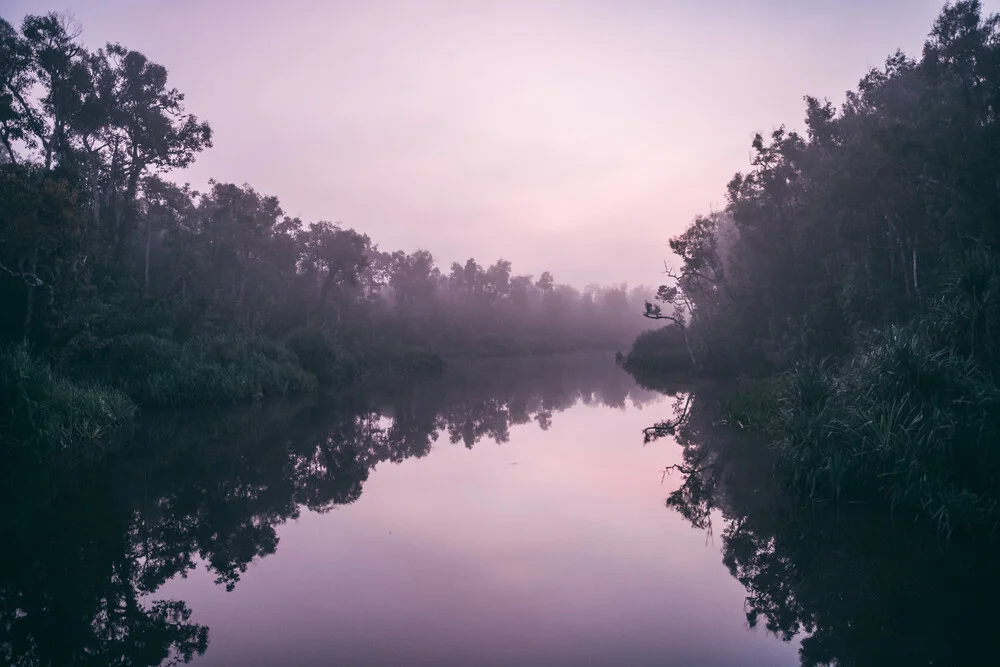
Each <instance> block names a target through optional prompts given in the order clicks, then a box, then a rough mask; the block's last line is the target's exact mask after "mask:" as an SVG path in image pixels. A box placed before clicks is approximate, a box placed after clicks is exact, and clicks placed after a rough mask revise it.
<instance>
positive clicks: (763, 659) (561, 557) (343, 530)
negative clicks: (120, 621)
mask: <svg viewBox="0 0 1000 667" xmlns="http://www.w3.org/2000/svg"><path fill="white" fill-rule="evenodd" d="M668 411H669V400H668V399H664V400H663V401H662V402H660V403H659V404H656V405H653V406H649V407H647V409H645V410H636V409H633V408H629V409H627V410H612V409H608V408H606V407H588V406H584V405H580V404H578V405H576V406H575V407H573V408H570V409H569V410H567V411H565V412H563V413H561V414H560V415H559V418H558V419H556V420H554V422H553V425H552V428H551V429H550V430H548V431H542V430H540V429H538V428H537V426H535V425H523V426H513V427H512V428H511V438H510V442H508V443H505V444H503V445H500V446H497V445H495V444H493V443H492V442H488V441H485V442H482V443H480V444H479V445H478V446H476V447H475V448H474V449H473V450H471V451H470V450H468V449H466V448H464V447H462V446H461V445H460V444H459V445H452V444H448V442H447V438H446V437H442V438H439V440H438V442H437V444H436V445H435V448H434V450H433V451H432V452H431V454H430V455H429V456H427V457H425V458H422V459H410V460H407V461H404V462H403V463H401V464H392V463H388V462H383V463H380V464H379V465H378V466H377V467H376V468H375V470H374V471H373V472H372V474H371V475H370V477H369V479H368V481H367V482H366V483H365V486H364V493H363V494H362V496H361V498H360V500H358V501H357V502H356V503H355V504H353V505H349V506H343V507H338V508H335V509H334V510H333V511H331V512H329V513H327V514H315V513H308V512H307V513H304V514H303V516H302V517H301V518H300V519H298V520H296V521H291V522H289V523H288V524H286V525H284V526H282V527H280V528H279V536H280V538H281V542H280V544H279V546H278V550H277V553H276V554H274V555H272V556H269V557H267V558H264V559H262V560H259V561H257V562H256V563H255V564H254V565H252V566H251V569H250V570H249V571H248V572H247V574H246V575H245V576H244V577H243V579H242V581H241V582H240V584H239V585H238V586H237V587H236V590H235V591H234V592H232V593H226V592H225V590H224V588H222V587H218V586H215V585H213V584H212V583H211V578H210V576H209V575H207V574H206V573H205V571H204V570H203V569H199V570H198V571H197V572H195V573H192V575H191V576H190V577H189V578H188V579H186V580H183V579H178V580H177V581H173V582H170V583H168V584H167V585H166V586H164V587H163V588H162V589H161V590H159V591H157V593H156V597H157V598H160V597H163V598H170V597H177V598H181V599H184V600H186V601H187V602H188V604H189V605H190V606H191V608H192V609H194V616H193V618H192V620H194V621H196V622H199V623H204V624H207V625H208V626H209V627H210V628H211V640H210V647H209V650H208V652H207V654H206V655H205V656H204V657H203V658H201V659H198V660H196V664H201V665H230V664H253V665H270V664H274V665H278V664H281V665H297V664H301V665H307V664H309V665H312V664H344V665H383V664H426V665H441V664H455V665H507V664H519V665H534V664H538V665H562V664H566V665H583V664H586V665H642V664H650V665H652V664H656V665H672V664H676V665H691V664H697V665H735V664H739V665H783V664H789V665H791V664H797V658H796V653H795V646H794V644H793V645H788V644H783V643H782V642H779V641H777V640H776V639H775V638H773V637H769V636H767V635H765V633H764V632H762V631H748V630H747V629H746V622H745V618H744V615H743V603H744V596H745V591H744V590H743V588H742V587H741V586H740V585H739V583H738V582H736V581H735V580H734V579H733V578H732V577H731V576H730V575H729V573H728V572H727V571H726V569H725V567H724V566H723V565H722V563H721V559H720V555H719V550H718V549H719V545H718V544H717V543H713V542H711V541H706V536H705V534H704V533H702V532H699V531H695V530H693V529H692V528H691V527H690V525H689V524H688V523H687V522H686V521H685V520H684V519H683V518H682V517H681V516H679V515H678V514H676V513H675V512H672V511H670V510H668V509H667V508H665V507H664V499H665V498H666V496H667V494H668V493H669V492H670V490H671V489H672V488H673V487H674V486H675V485H676V484H677V483H678V480H677V479H676V478H671V477H667V478H666V480H665V482H663V483H662V484H661V475H660V472H659V471H660V470H661V469H662V468H663V466H664V465H667V464H670V463H674V462H677V461H679V460H680V450H679V448H678V447H677V446H676V445H675V444H674V443H673V442H671V441H668V440H664V441H660V442H656V443H653V444H651V445H649V446H646V447H643V446H642V445H641V439H642V438H641V429H642V427H644V426H647V425H648V424H649V423H650V422H651V421H652V420H654V419H655V418H656V417H658V416H662V414H661V413H666V412H668Z"/></svg>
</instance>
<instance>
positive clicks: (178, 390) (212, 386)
mask: <svg viewBox="0 0 1000 667" xmlns="http://www.w3.org/2000/svg"><path fill="white" fill-rule="evenodd" d="M64 363H66V364H67V366H69V367H72V368H75V369H82V372H83V373H85V374H86V375H87V376H89V377H92V378H96V379H99V380H101V381H103V382H106V383H109V384H113V385H114V386H117V387H120V388H121V389H122V390H124V391H125V392H126V393H128V394H129V395H130V396H132V397H133V398H135V399H136V400H137V401H138V402H139V403H140V404H141V405H149V406H178V405H193V404H206V403H239V402H243V401H247V400H254V399H258V398H264V397H268V396H278V395H282V394H290V393H297V392H303V391H311V390H313V389H315V388H316V379H315V378H314V377H313V376H312V375H310V374H309V373H307V372H306V371H305V370H303V368H302V367H301V366H300V365H299V361H298V358H297V357H296V356H295V355H294V354H293V353H292V352H291V351H289V350H288V349H287V348H285V347H284V346H281V345H278V344H276V343H274V342H271V341H268V340H267V339H265V338H263V337H260V336H256V335H246V334H216V335H205V336H199V337H196V338H193V339H191V340H189V341H187V342H185V343H183V344H181V343H176V342H174V341H171V340H169V339H166V338H161V337H158V336H154V335H151V334H127V335H122V336H115V337H113V338H110V339H108V340H104V341H100V342H98V343H93V344H91V345H78V346H76V347H75V348H74V349H73V350H72V351H70V352H69V353H68V355H67V356H66V357H65V358H64Z"/></svg>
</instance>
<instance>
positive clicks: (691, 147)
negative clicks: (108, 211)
mask: <svg viewBox="0 0 1000 667" xmlns="http://www.w3.org/2000/svg"><path fill="white" fill-rule="evenodd" d="M66 2H67V0H52V1H51V2H39V1H37V0H4V1H3V2H2V3H0V15H2V16H3V17H4V18H6V19H8V20H9V21H11V22H12V23H15V24H16V23H19V21H20V19H21V18H22V17H23V15H24V14H26V13H44V12H47V11H59V12H63V11H69V12H71V13H72V14H73V15H74V16H75V17H76V19H77V21H78V22H79V23H80V24H81V26H82V28H83V35H82V39H83V41H84V43H85V44H86V45H87V46H88V47H89V48H97V47H100V46H102V45H104V44H105V43H106V42H119V43H122V44H123V45H125V46H127V47H129V48H131V49H135V50H138V51H141V52H143V53H145V54H146V55H147V56H148V57H149V58H151V59H152V60H154V61H156V62H158V63H160V64H162V65H164V66H165V67H166V68H167V69H168V71H169V76H170V79H169V80H170V84H171V85H172V86H175V87H176V88H178V89H179V90H180V91H181V92H183V93H184V94H185V96H186V106H187V110H188V111H189V112H192V113H194V114H196V115H197V116H198V117H199V118H202V119H205V120H208V121H209V122H210V123H211V125H212V128H213V130H214V144H215V145H214V147H213V148H211V149H209V150H208V151H206V152H205V153H204V154H202V155H201V156H200V157H199V159H198V160H197V161H196V163H195V164H194V165H193V166H192V167H190V168H188V169H187V170H186V171H185V172H184V173H183V174H180V175H177V176H176V178H177V180H179V181H182V182H184V181H187V182H190V183H191V184H192V185H193V186H195V187H196V188H202V189H204V188H205V185H206V183H207V181H208V179H209V178H215V179H216V180H219V181H224V182H234V183H249V184H250V185H252V186H253V187H254V188H256V189H257V190H258V191H259V192H262V193H265V194H269V195H276V196H277V197H278V198H279V199H280V200H281V202H282V206H283V208H284V209H285V211H286V212H287V213H288V214H289V215H293V216H298V217H300V218H302V219H303V220H304V221H317V220H329V221H332V222H339V223H341V224H343V225H344V226H348V227H353V228H355V229H357V230H359V231H361V232H363V233H366V234H368V235H369V236H371V238H372V239H373V241H374V242H376V243H378V244H379V245H380V247H381V248H383V249H386V250H394V249H397V248H401V249H404V250H407V251H412V250H416V249H418V248H423V249H427V250H430V251H431V252H432V253H433V254H434V256H435V258H436V259H437V261H438V263H439V265H442V266H443V267H445V269H446V268H447V266H449V265H450V264H451V262H453V261H456V260H458V261H464V260H465V259H467V258H469V257H473V258H475V259H476V260H477V261H478V262H479V263H480V264H483V265H485V264H490V263H493V262H494V261H495V260H496V259H497V258H500V257H503V258H505V259H508V260H510V261H511V262H513V265H514V272H515V273H528V274H533V275H535V276H538V275H539V274H540V273H541V272H542V271H545V270H550V271H552V272H553V274H554V275H555V277H556V280H557V281H559V282H568V283H571V284H574V285H577V286H578V287H582V286H584V285H586V284H589V283H602V284H619V283H622V282H627V283H628V284H629V285H637V284H646V285H655V284H657V283H658V282H659V281H660V279H661V277H662V271H663V262H664V261H665V260H668V259H669V256H670V250H669V247H668V246H667V241H668V240H669V238H670V237H671V236H674V235H676V234H678V233H679V232H681V231H682V230H683V229H684V227H685V226H686V225H687V224H688V223H689V222H690V221H691V219H693V218H694V216H695V215H697V214H699V213H706V212H708V211H710V210H718V209H720V208H722V207H724V205H725V197H724V195H725V186H726V183H727V182H728V181H729V179H730V178H731V177H732V175H733V174H734V173H735V172H737V171H741V170H745V169H746V168H747V166H748V161H749V153H750V142H751V139H752V137H753V134H754V132H756V131H761V132H764V133H767V132H770V131H771V130H772V129H774V128H775V127H777V126H778V125H780V124H786V125H787V126H788V127H790V128H793V129H795V128H799V129H801V127H802V117H803V115H804V103H803V101H802V98H803V96H804V95H807V94H808V95H815V96H818V97H829V98H830V99H831V100H832V101H834V102H835V103H839V102H841V101H842V100H843V97H844V92H845V91H846V90H848V89H851V88H853V87H854V86H855V84H856V83H857V81H858V80H859V79H860V78H861V77H862V75H863V74H864V73H865V71H866V70H867V69H868V68H870V67H874V66H879V65H881V64H882V63H883V62H884V60H885V58H886V56H888V55H889V54H891V53H892V52H894V51H895V50H896V49H897V48H901V49H903V50H904V51H905V52H907V53H909V54H911V55H918V54H919V52H920V49H921V47H922V45H923V41H924V38H925V37H926V34H927V32H928V31H929V29H930V27H931V25H932V23H933V21H934V18H935V17H936V16H937V14H938V12H939V11H940V9H941V6H942V4H943V3H942V2H940V1H939V0H882V1H878V0H864V1H862V0H824V1H804V0H742V1H739V0H715V1H714V2H708V1H705V0H674V1H667V0H661V1H659V2H653V1H652V0H604V1H597V0H558V1H557V0H505V1H503V2H486V1H485V0H462V1H458V0H452V1H446V0H395V1H389V0H365V1H362V0H351V1H342V2H338V1H332V0H326V1H321V0H312V1H311V0H285V1H283V2H272V1H270V0H240V1H235V0H211V1H204V0H200V1H194V0H173V1H171V2H161V1H158V0H157V1H154V0H77V1H76V2H70V4H65V3H66ZM983 4H984V7H985V9H986V10H987V11H997V10H998V9H1000V0H993V1H987V2H984V3H983Z"/></svg>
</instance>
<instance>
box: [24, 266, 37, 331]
mask: <svg viewBox="0 0 1000 667" xmlns="http://www.w3.org/2000/svg"><path fill="white" fill-rule="evenodd" d="M37 269H38V250H35V252H34V254H33V255H32V258H31V281H30V282H29V283H28V285H27V287H28V295H27V299H26V300H25V304H24V324H23V325H22V327H21V335H22V338H23V340H24V342H25V343H27V342H28V334H29V332H30V330H31V319H32V317H33V315H34V310H35V288H36V286H35V272H36V271H37Z"/></svg>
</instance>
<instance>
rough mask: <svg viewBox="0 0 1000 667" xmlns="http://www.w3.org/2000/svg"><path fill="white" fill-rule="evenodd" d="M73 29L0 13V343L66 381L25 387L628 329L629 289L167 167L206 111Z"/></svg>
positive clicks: (485, 352) (156, 382) (350, 359)
mask: <svg viewBox="0 0 1000 667" xmlns="http://www.w3.org/2000/svg"><path fill="white" fill-rule="evenodd" d="M79 36H80V29H79V26H75V25H73V24H72V23H71V22H70V21H69V20H68V19H66V18H64V17H61V16H60V15H57V14H55V13H50V14H46V15H42V16H37V15H29V16H26V17H25V18H24V20H23V21H22V22H21V24H20V26H19V27H15V26H14V25H13V24H11V23H10V22H8V21H7V20H4V19H2V18H0V303H3V304H4V305H3V311H4V312H3V317H0V343H4V344H22V343H23V344H27V345H29V346H30V349H31V353H32V354H33V355H36V357H37V359H33V360H25V361H24V362H23V363H26V364H31V365H37V368H42V367H45V364H49V365H51V367H52V368H53V369H56V370H57V371H58V372H59V373H61V374H62V376H63V377H65V378H67V381H66V382H64V381H62V380H59V379H57V378H55V377H54V376H53V377H52V378H51V381H49V382H48V383H47V384H44V383H43V384H42V385H39V386H38V387H35V390H36V394H34V395H33V397H32V400H33V401H37V402H39V403H44V402H45V401H46V400H47V399H45V398H44V396H43V395H41V394H38V393H37V392H40V391H43V390H44V388H46V387H47V388H50V389H52V390H53V391H56V390H58V391H61V392H63V394H65V393H66V392H68V391H69V390H68V389H67V387H72V386H74V385H72V384H70V383H69V380H73V381H80V382H87V383H92V382H98V383H100V384H102V385H107V386H111V387H115V388H118V389H120V390H122V391H124V392H125V393H126V394H127V395H129V396H130V397H132V399H134V400H135V401H136V402H137V403H139V404H140V405H142V406H177V405H183V404H199V405H200V404H206V403H237V402H242V401H250V400H255V399H259V398H264V397H269V396H276V395H280V394H288V393H298V392H304V391H311V390H314V389H317V388H320V387H321V388H323V389H325V390H338V391H339V390H343V389H344V388H345V387H346V386H347V385H349V384H351V383H356V382H361V381H364V380H366V379H377V380H379V381H385V380H390V379H392V378H397V379H399V378H402V377H403V376H406V375H413V374H417V375H434V374H439V373H440V372H441V371H442V369H443V367H444V361H443V357H446V356H447V357H455V356H460V357H470V356H512V355H519V354H526V353H528V354H537V353H551V352H562V351H571V350H581V349H597V348H600V349H612V348H618V347H621V346H622V345H624V344H627V342H628V341H629V340H631V339H632V338H633V337H634V336H635V335H636V334H637V333H638V332H639V331H641V330H642V320H641V318H639V317H638V316H637V315H636V311H637V310H638V304H641V303H643V302H644V301H645V299H646V298H647V296H648V295H647V294H646V293H645V291H644V290H643V289H641V288H637V289H631V290H630V289H628V288H627V287H626V286H624V285H619V286H611V287H598V286H590V287H588V288H586V289H585V290H583V291H580V290H577V289H574V288H573V287H570V286H568V285H561V284H558V283H556V281H555V280H554V278H553V276H552V275H551V274H550V273H548V272H544V273H542V275H541V276H539V277H537V279H536V278H535V277H534V276H529V275H516V274H514V273H513V272H512V266H511V263H510V262H509V261H506V260H504V259H499V260H497V261H496V262H494V263H493V264H491V265H485V266H484V265H480V264H479V263H477V262H476V261H475V260H474V259H469V260H467V261H466V262H465V263H464V264H460V263H454V264H452V265H451V266H450V268H449V269H447V270H443V269H441V268H439V267H438V266H437V265H436V263H435V260H434V258H433V256H432V255H431V254H430V253H429V252H427V251H426V250H417V251H415V252H412V253H407V252H403V251H387V250H383V249H380V248H379V246H378V245H377V244H375V243H373V242H372V240H371V239H370V238H369V237H368V236H367V235H366V234H363V233H361V232H359V231H356V230H353V229H348V228H345V227H342V226H341V225H337V224H332V223H330V222H326V221H316V222H312V223H310V222H304V221H302V220H300V219H298V218H295V217H292V216H289V215H287V214H286V213H285V211H284V210H283V209H282V207H281V205H280V203H279V201H278V199H277V198H276V197H273V196H269V195H265V194H262V193H259V192H257V191H256V190H255V189H254V188H252V187H251V186H249V185H236V184H233V183H226V182H216V181H210V183H209V187H208V189H207V191H206V192H198V191H195V190H194V189H192V188H191V187H190V186H189V185H179V184H178V183H177V182H175V181H173V180H168V178H167V177H166V176H165V175H166V174H171V175H172V177H175V176H176V175H177V173H178V171H177V170H179V169H183V168H185V167H187V166H189V165H190V164H191V163H192V162H193V161H194V160H195V158H196V157H197V156H198V155H199V154H200V153H201V152H202V151H204V150H205V149H207V148H209V147H211V146H212V136H213V135H212V130H211V127H210V126H209V124H208V123H206V122H204V121H202V120H200V119H199V118H197V117H196V116H195V115H194V114H191V113H189V112H188V111H187V110H186V109H185V105H184V95H183V94H182V93H181V92H180V91H178V90H176V89H174V88H171V87H170V86H169V84H168V73H167V70H166V68H164V67H163V66H162V65H159V64H157V63H154V62H151V61H150V60H149V59H148V58H146V56H144V55H143V54H142V53H140V52H139V51H135V50H132V49H128V48H126V47H124V46H121V45H120V44H108V45H107V46H105V47H104V48H100V49H97V50H93V51H89V50H87V49H85V48H84V47H83V46H82V43H81V41H80V37H79ZM387 187H391V184H387ZM11 368H12V367H10V366H9V365H5V366H4V368H3V372H4V374H5V375H4V377H3V378H2V381H3V382H4V383H5V386H15V385H16V384H17V383H18V382H19V381H18V380H17V378H14V377H8V376H7V375H6V374H7V373H10V372H13V370H11ZM46 373H49V374H50V373H51V371H46ZM46 377H50V375H46ZM85 396H86V392H85V391H84V393H81V394H79V396H77V397H76V398H74V399H73V400H74V401H75V400H80V401H82V402H83V403H85V402H86V401H85V400H84V397H85ZM63 398H65V396H62V397H56V396H53V398H52V400H53V401H57V400H63ZM14 405H15V407H14V408H12V409H22V408H23V407H24V406H25V405H27V403H24V402H19V403H16V404H14ZM81 410H84V411H86V408H84V407H82V406H81ZM17 419H18V420H28V421H30V419H33V417H29V416H27V415H25V416H18V417H17ZM111 421H112V422H115V421H116V420H111ZM109 423H110V422H109ZM45 432H46V433H47V432H48V431H45ZM39 437H41V436H39ZM53 446H58V443H53Z"/></svg>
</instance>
